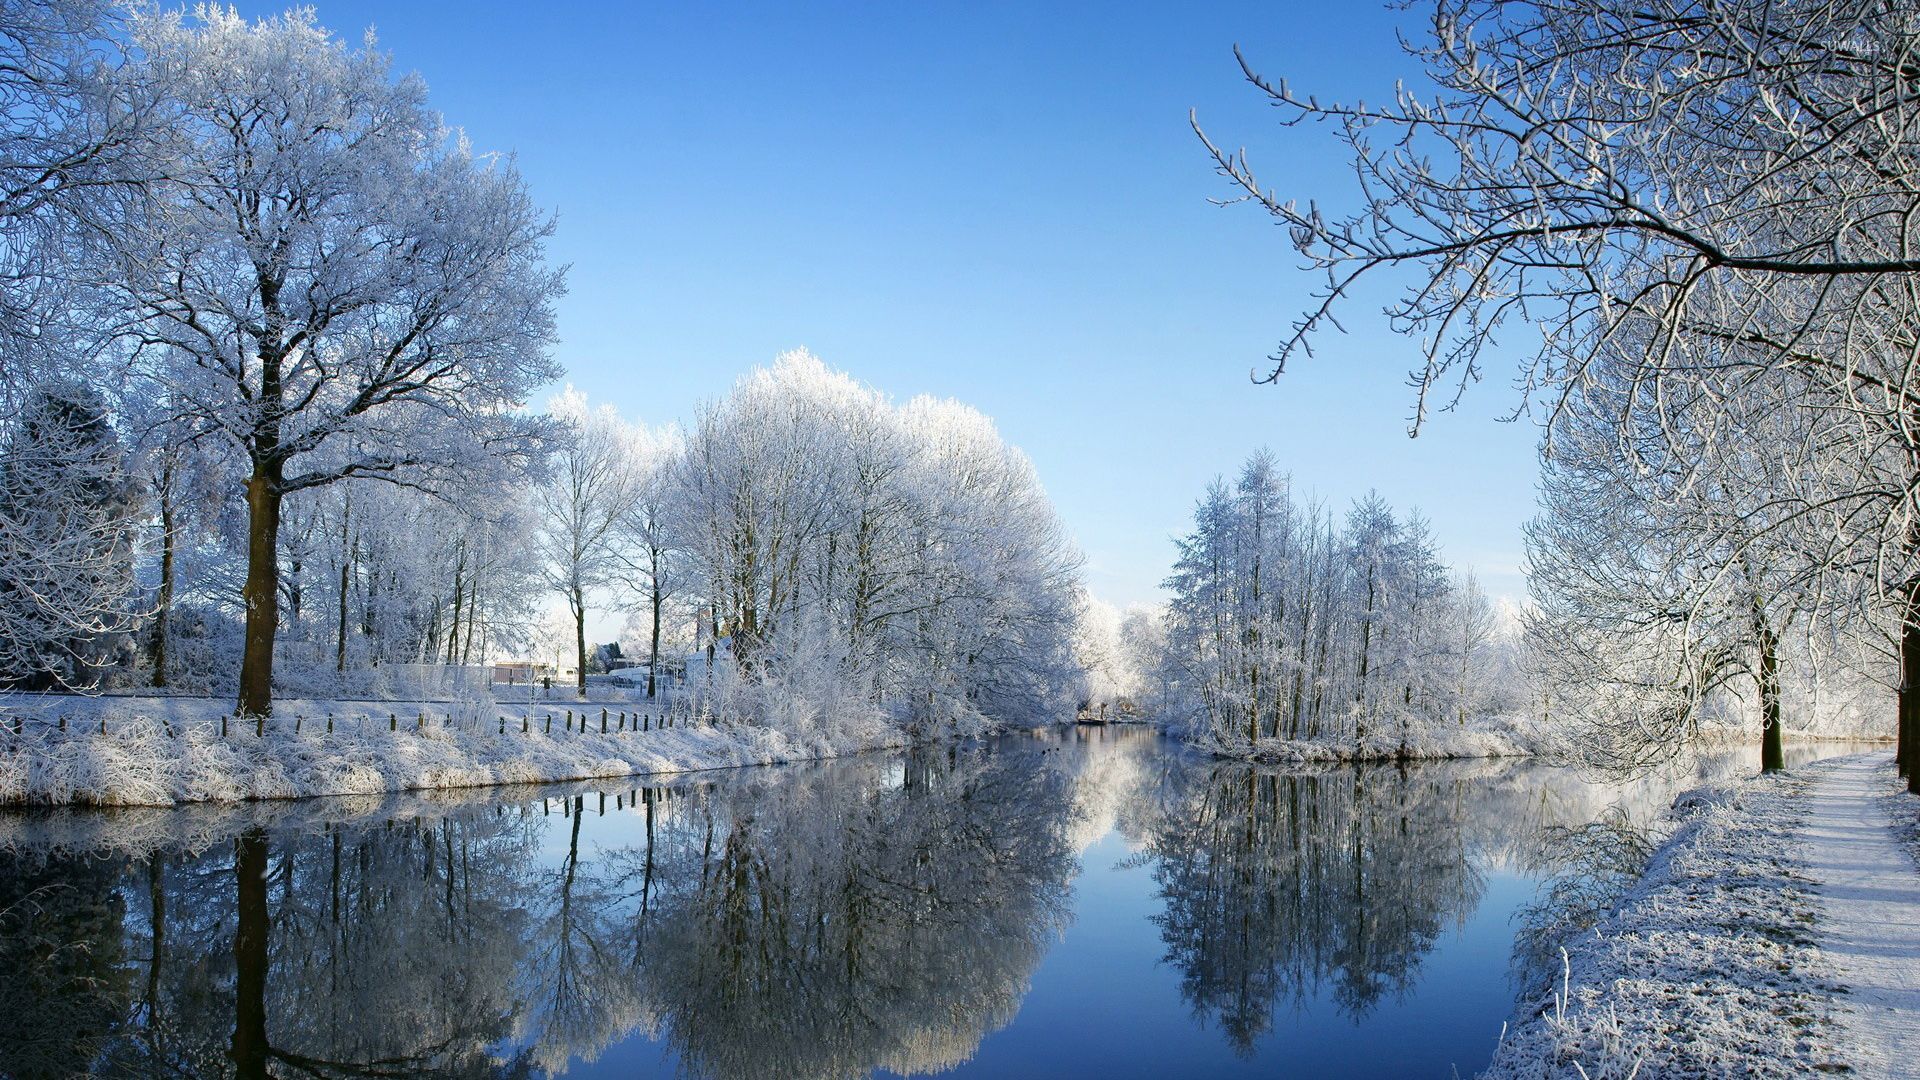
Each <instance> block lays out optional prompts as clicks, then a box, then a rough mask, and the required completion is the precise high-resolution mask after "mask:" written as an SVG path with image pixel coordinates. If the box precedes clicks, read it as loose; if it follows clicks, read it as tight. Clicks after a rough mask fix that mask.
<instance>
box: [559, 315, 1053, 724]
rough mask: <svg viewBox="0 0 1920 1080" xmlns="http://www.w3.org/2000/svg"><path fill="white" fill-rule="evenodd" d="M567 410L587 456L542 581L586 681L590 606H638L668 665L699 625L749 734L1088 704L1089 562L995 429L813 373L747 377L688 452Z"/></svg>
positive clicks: (808, 364)
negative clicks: (557, 597) (674, 628)
mask: <svg viewBox="0 0 1920 1080" xmlns="http://www.w3.org/2000/svg"><path fill="white" fill-rule="evenodd" d="M558 404H559V406H560V409H559V411H560V414H561V415H563V416H564V417H566V418H567V428H568V430H569V431H570V432H571V433H572V435H571V437H570V438H568V439H567V441H566V442H565V443H564V444H563V445H562V448H561V449H560V451H559V452H558V454H557V455H556V466H555V469H554V475H553V478H552V480H551V481H550V482H549V484H548V485H547V486H546V488H545V491H546V493H547V494H546V495H545V496H544V499H545V503H544V504H543V508H542V511H541V516H542V518H543V519H544V521H545V527H544V531H543V533H542V535H543V537H544V540H543V545H544V548H545V551H544V558H543V560H542V561H543V564H544V565H546V566H547V567H549V568H550V572H551V573H552V574H553V578H552V583H553V585H554V586H556V587H557V588H559V589H560V590H561V591H562V592H563V593H565V595H566V596H567V599H568V603H569V605H570V606H571V610H572V614H573V618H574V626H575V642H576V647H577V648H578V650H579V653H578V656H579V659H580V661H581V663H582V669H583V670H584V664H585V660H586V651H585V650H586V633H585V622H586V614H587V606H588V603H589V601H590V599H591V598H592V597H593V596H594V595H595V592H596V590H599V591H600V592H601V594H602V595H604V594H605V592H606V591H607V590H608V589H609V588H624V589H625V595H626V596H627V597H628V598H629V602H630V603H636V605H637V606H638V608H639V616H640V622H641V625H642V626H644V627H645V628H646V631H647V635H648V642H649V644H648V652H649V655H650V659H651V660H653V661H656V662H657V660H658V657H659V647H660V640H661V629H660V628H661V627H662V626H663V625H665V623H666V621H667V620H669V619H673V618H679V619H682V620H689V619H690V620H691V621H693V622H694V623H696V625H697V626H698V627H699V628H700V637H699V639H698V642H697V643H698V644H699V645H701V646H702V647H703V648H704V650H705V652H706V658H707V659H708V661H709V662H711V661H714V660H716V659H717V658H718V657H719V655H720V654H721V653H723V652H724V653H725V655H726V656H727V657H729V658H730V660H731V663H728V664H725V665H721V666H720V667H719V668H717V669H716V670H717V671H719V672H720V673H721V674H722V675H723V676H725V678H723V679H722V680H721V686H720V689H721V690H723V691H724V692H726V693H727V694H729V695H744V696H741V697H739V698H738V699H737V702H736V704H735V705H734V706H733V707H735V708H739V709H741V710H742V711H744V712H747V713H752V714H760V715H770V714H775V713H779V712H780V711H782V710H787V709H792V708H795V707H797V708H800V709H803V710H811V711H820V710H828V709H849V710H854V711H869V712H870V711H871V710H872V708H873V707H874V706H876V705H878V706H880V707H882V708H883V709H884V710H885V711H887V712H888V713H889V714H890V715H892V716H894V717H895V718H898V719H905V720H908V721H910V722H912V723H914V724H917V725H918V724H925V723H929V722H934V721H954V720H962V719H977V718H979V717H981V716H983V715H994V716H998V717H1002V718H1014V717H1025V716H1037V715H1040V714H1043V713H1047V712H1053V711H1057V710H1058V709H1060V708H1061V707H1063V704H1070V703H1071V698H1070V695H1072V694H1074V693H1075V692H1076V691H1077V689H1078V683H1079V681H1080V670H1079V667H1078V663H1077V660H1076V657H1075V653H1074V636H1075V634H1076V632H1077V629H1078V625H1079V618H1080V613H1081V610H1082V607H1083V604H1084V601H1083V597H1082V593H1081V590H1080V587H1079V584H1078V569H1079V564H1080V560H1079V555H1078V553H1077V551H1076V550H1075V549H1074V547H1073V545H1072V544H1071V543H1070V542H1069V540H1068V539H1067V537H1066V535H1065V532H1064V530H1063V529H1062V528H1061V525H1060V522H1059V519H1058V517H1057V516H1056V515H1055V514H1054V511H1053V508H1052V504H1051V503H1050V502H1049V501H1048V499H1047V497H1046V494H1045V492H1044V491H1043V490H1042V489H1041V487H1040V484H1039V481H1038V479H1037V478H1036V476H1035V474H1034V471H1033V467H1032V465H1031V463H1030V462H1028V461H1027V459H1026V458H1025V457H1024V456H1023V455H1021V454H1020V453H1019V452H1018V451H1016V450H1014V449H1012V448H1011V447H1009V446H1007V445H1006V443H1005V442H1004V441H1002V440H1001V438H1000V436H999V434H998V432H996V431H995V430H994V428H993V425H992V423H991V422H990V421H989V420H987V418H986V417H984V416H982V415H981V414H980V413H978V412H976V411H974V410H973V409H970V408H968V407H966V406H964V405H960V404H958V403H956V402H952V401H939V400H934V399H930V398H918V399H915V400H913V401H911V402H908V403H906V404H905V405H895V404H894V403H892V402H891V401H889V400H888V399H887V398H886V397H885V396H884V395H882V394H880V393H879V392H878V391H875V390H873V389H872V388H870V387H867V386H863V385H861V384H860V383H858V382H856V381H854V380H853V379H851V378H849V377H847V376H846V375H843V374H840V373H837V372H834V371H831V370H829V369H828V368H827V367H826V366H825V365H824V364H822V363H821V362H820V361H819V360H818V359H816V358H815V357H813V356H811V355H810V354H807V353H804V352H797V353H790V354H788V355H785V356H783V357H781V358H780V359H779V360H778V361H777V362H776V363H774V364H773V365H772V366H771V367H768V368H764V369H760V370H756V371H754V372H752V373H750V374H748V375H747V376H745V377H744V378H742V379H741V380H740V381H739V382H738V383H737V384H736V385H735V386H734V388H733V391H732V392H731V393H730V394H729V395H728V396H727V397H725V398H723V399H721V400H719V401H717V402H714V403H712V404H711V405H709V406H707V407H706V408H705V409H703V410H702V411H701V412H700V414H699V416H698V417H697V418H696V420H695V421H694V423H693V425H692V428H691V430H690V431H689V432H687V433H686V434H684V435H682V434H681V433H680V432H678V431H677V430H674V429H666V430H663V431H649V430H647V429H644V428H636V427H631V426H628V425H626V424H625V423H623V422H622V421H621V420H620V419H619V417H618V416H617V415H615V414H613V413H612V412H611V411H609V410H605V409H602V410H598V411H595V410H591V409H589V408H588V407H587V405H586V403H585V402H584V400H582V399H580V398H578V397H577V395H576V396H572V397H568V398H563V399H562V400H561V402H559V403H558ZM655 666H656V667H657V663H656V664H655ZM583 686H584V684H583ZM762 691H765V693H762ZM796 719H798V718H796Z"/></svg>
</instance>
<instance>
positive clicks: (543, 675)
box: [493, 660, 560, 686]
mask: <svg viewBox="0 0 1920 1080" xmlns="http://www.w3.org/2000/svg"><path fill="white" fill-rule="evenodd" d="M559 674H560V673H559V671H558V670H557V669H556V668H555V667H554V666H553V665H552V664H546V663H542V662H540V661H538V660H495V661H494V662H493V681H494V682H496V683H506V684H507V685H508V686H528V685H531V684H533V683H537V682H539V681H541V680H542V679H551V678H555V677H557V676H558V675H559Z"/></svg>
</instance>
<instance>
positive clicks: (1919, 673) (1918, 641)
mask: <svg viewBox="0 0 1920 1080" xmlns="http://www.w3.org/2000/svg"><path fill="white" fill-rule="evenodd" d="M1901 618H1902V624H1901V627H1900V709H1899V723H1898V725H1897V733H1898V735H1899V743H1898V747H1897V749H1896V751H1895V753H1894V757H1895V759H1896V760H1897V761H1898V762H1899V766H1900V771H1901V774H1902V775H1904V776H1905V777H1906V778H1907V790H1908V791H1911V792H1914V793H1916V794H1920V768H1915V767H1914V758H1915V756H1916V750H1920V581H1916V582H1913V583H1912V584H1909V585H1908V586H1907V595H1906V605H1905V610H1904V611H1902V612H1901Z"/></svg>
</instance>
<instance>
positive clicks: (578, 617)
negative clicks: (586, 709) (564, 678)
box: [572, 585, 587, 698]
mask: <svg viewBox="0 0 1920 1080" xmlns="http://www.w3.org/2000/svg"><path fill="white" fill-rule="evenodd" d="M572 599H573V644H574V648H575V650H576V651H577V652H578V654H579V668H578V670H577V671H576V672H575V675H576V676H577V677H578V682H579V688H580V696H581V697H583V698H584V697H586V696H587V597H586V593H585V591H584V590H582V589H581V588H580V586H578V585H575V586H574V587H573V597H572Z"/></svg>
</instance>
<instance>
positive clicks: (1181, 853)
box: [1145, 765, 1482, 1051]
mask: <svg viewBox="0 0 1920 1080" xmlns="http://www.w3.org/2000/svg"><path fill="white" fill-rule="evenodd" d="M1463 783H1464V779H1463V777H1462V775H1461V774H1459V773H1457V772H1455V771H1452V770H1413V771H1409V770H1407V769H1374V770H1368V769H1349V770H1344V771H1341V772H1334V773H1325V774H1281V773H1275V772H1272V771H1267V770H1262V769H1258V768H1254V767H1251V766H1245V765H1229V766H1221V767H1218V768H1214V769H1211V770H1205V769H1187V770H1183V771H1182V772H1181V773H1180V774H1178V775H1177V776H1176V778H1175V781H1174V783H1173V784H1172V785H1171V786H1170V788H1169V790H1167V791H1165V792H1164V793H1163V795H1162V802H1161V804H1160V806H1159V818H1158V820H1157V821H1156V822H1155V823H1154V824H1153V825H1152V826H1151V827H1150V829H1149V832H1148V843H1147V850H1146V852H1145V855H1146V856H1148V857H1150V858H1151V859H1152V860H1153V874H1154V878H1155V880H1156V881H1157V882H1158V884H1159V886H1160V891H1161V896H1162V899H1163V902H1164V904H1165V907H1164V910H1163V912H1162V913H1161V914H1160V915H1158V916H1156V917H1155V922H1157V923H1158V924H1159V926H1160V931H1161V935H1162V937H1163V939H1164V940H1165V942H1166V946H1167V962H1169V963H1171V964H1172V965H1174V966H1175V967H1176V968H1177V969H1178V970H1179V971H1180V972H1181V974H1182V984H1181V992H1182V995H1183V996H1184V997H1185V998H1186V1000H1187V1002H1188V1003H1189V1004H1190V1005H1191V1006H1192V1007H1193V1009H1194V1011H1195V1012H1196V1013H1197V1014H1199V1015H1201V1016H1203V1017H1211V1018H1214V1019H1215V1020H1217V1022H1218V1023H1219V1024H1220V1027H1221V1029H1222V1030H1223V1031H1224V1032H1225V1034H1226V1036H1227V1038H1228V1040H1229V1041H1230V1042H1231V1043H1232V1044H1233V1046H1234V1047H1235V1048H1236V1049H1239V1050H1242V1051H1250V1050H1251V1049H1252V1046H1253V1043H1254V1042H1255V1040H1256V1039H1258V1038H1259V1036H1260V1035H1261V1034H1262V1033H1264V1032H1265V1031H1266V1030H1267V1029H1268V1028H1269V1027H1270V1026H1271V1024H1272V1019H1273V1011H1274V1008H1275V1007H1276V1005H1278V1004H1280V1003H1284V1002H1297V1001H1300V1000H1302V999H1304V998H1305V997H1306V996H1308V995H1309V994H1315V993H1319V992H1321V991H1322V990H1325V991H1326V992H1328V993H1330V995H1331V996H1332V998H1333V1000H1334V1001H1335V1002H1336V1003H1337V1004H1338V1005H1339V1007H1340V1008H1341V1010H1342V1011H1344V1012H1347V1013H1349V1014H1351V1015H1354V1016H1356V1017H1357V1016H1360V1015H1363V1014H1365V1013H1366V1012H1368V1011H1369V1010H1371V1009H1372V1008H1373V1007H1374V1005H1375V1004H1376V1003H1378V1002H1379V1000H1380V999H1381V998H1382V997H1383V996H1386V995H1389V994H1399V993H1404V992H1405V991H1406V990H1408V989H1409V988H1410V987H1411V986H1412V985H1413V983H1414V981H1415V978H1416V976H1417V974H1418V971H1419V967H1420V962H1421V959H1422V958H1423V957H1424V956H1425V955H1426V953H1427V952H1428V951H1429V950H1430V949H1432V948H1433V945H1434V941H1435V939H1436V938H1438V937H1439V935H1440V934H1441V932H1442V931H1443V930H1445V929H1446V928H1447V927H1448V926H1449V925H1450V924H1455V923H1458V922H1459V921H1461V920H1463V919H1465V918H1466V916H1468V915H1469V914H1471V913H1472V911H1473V910H1474V908H1475V907H1476V906H1477V905H1478V903H1479V900H1480V892H1481V887H1482V883H1481V879H1480V875H1479V873H1478V871H1477V870H1475V868H1474V867H1473V866H1472V864H1471V863H1470V862H1469V861H1468V842H1467V839H1466V834H1465V832H1464V825H1465V815H1464V813H1463V812H1462V809H1461V796H1462V793H1463V790H1462V789H1463Z"/></svg>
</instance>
